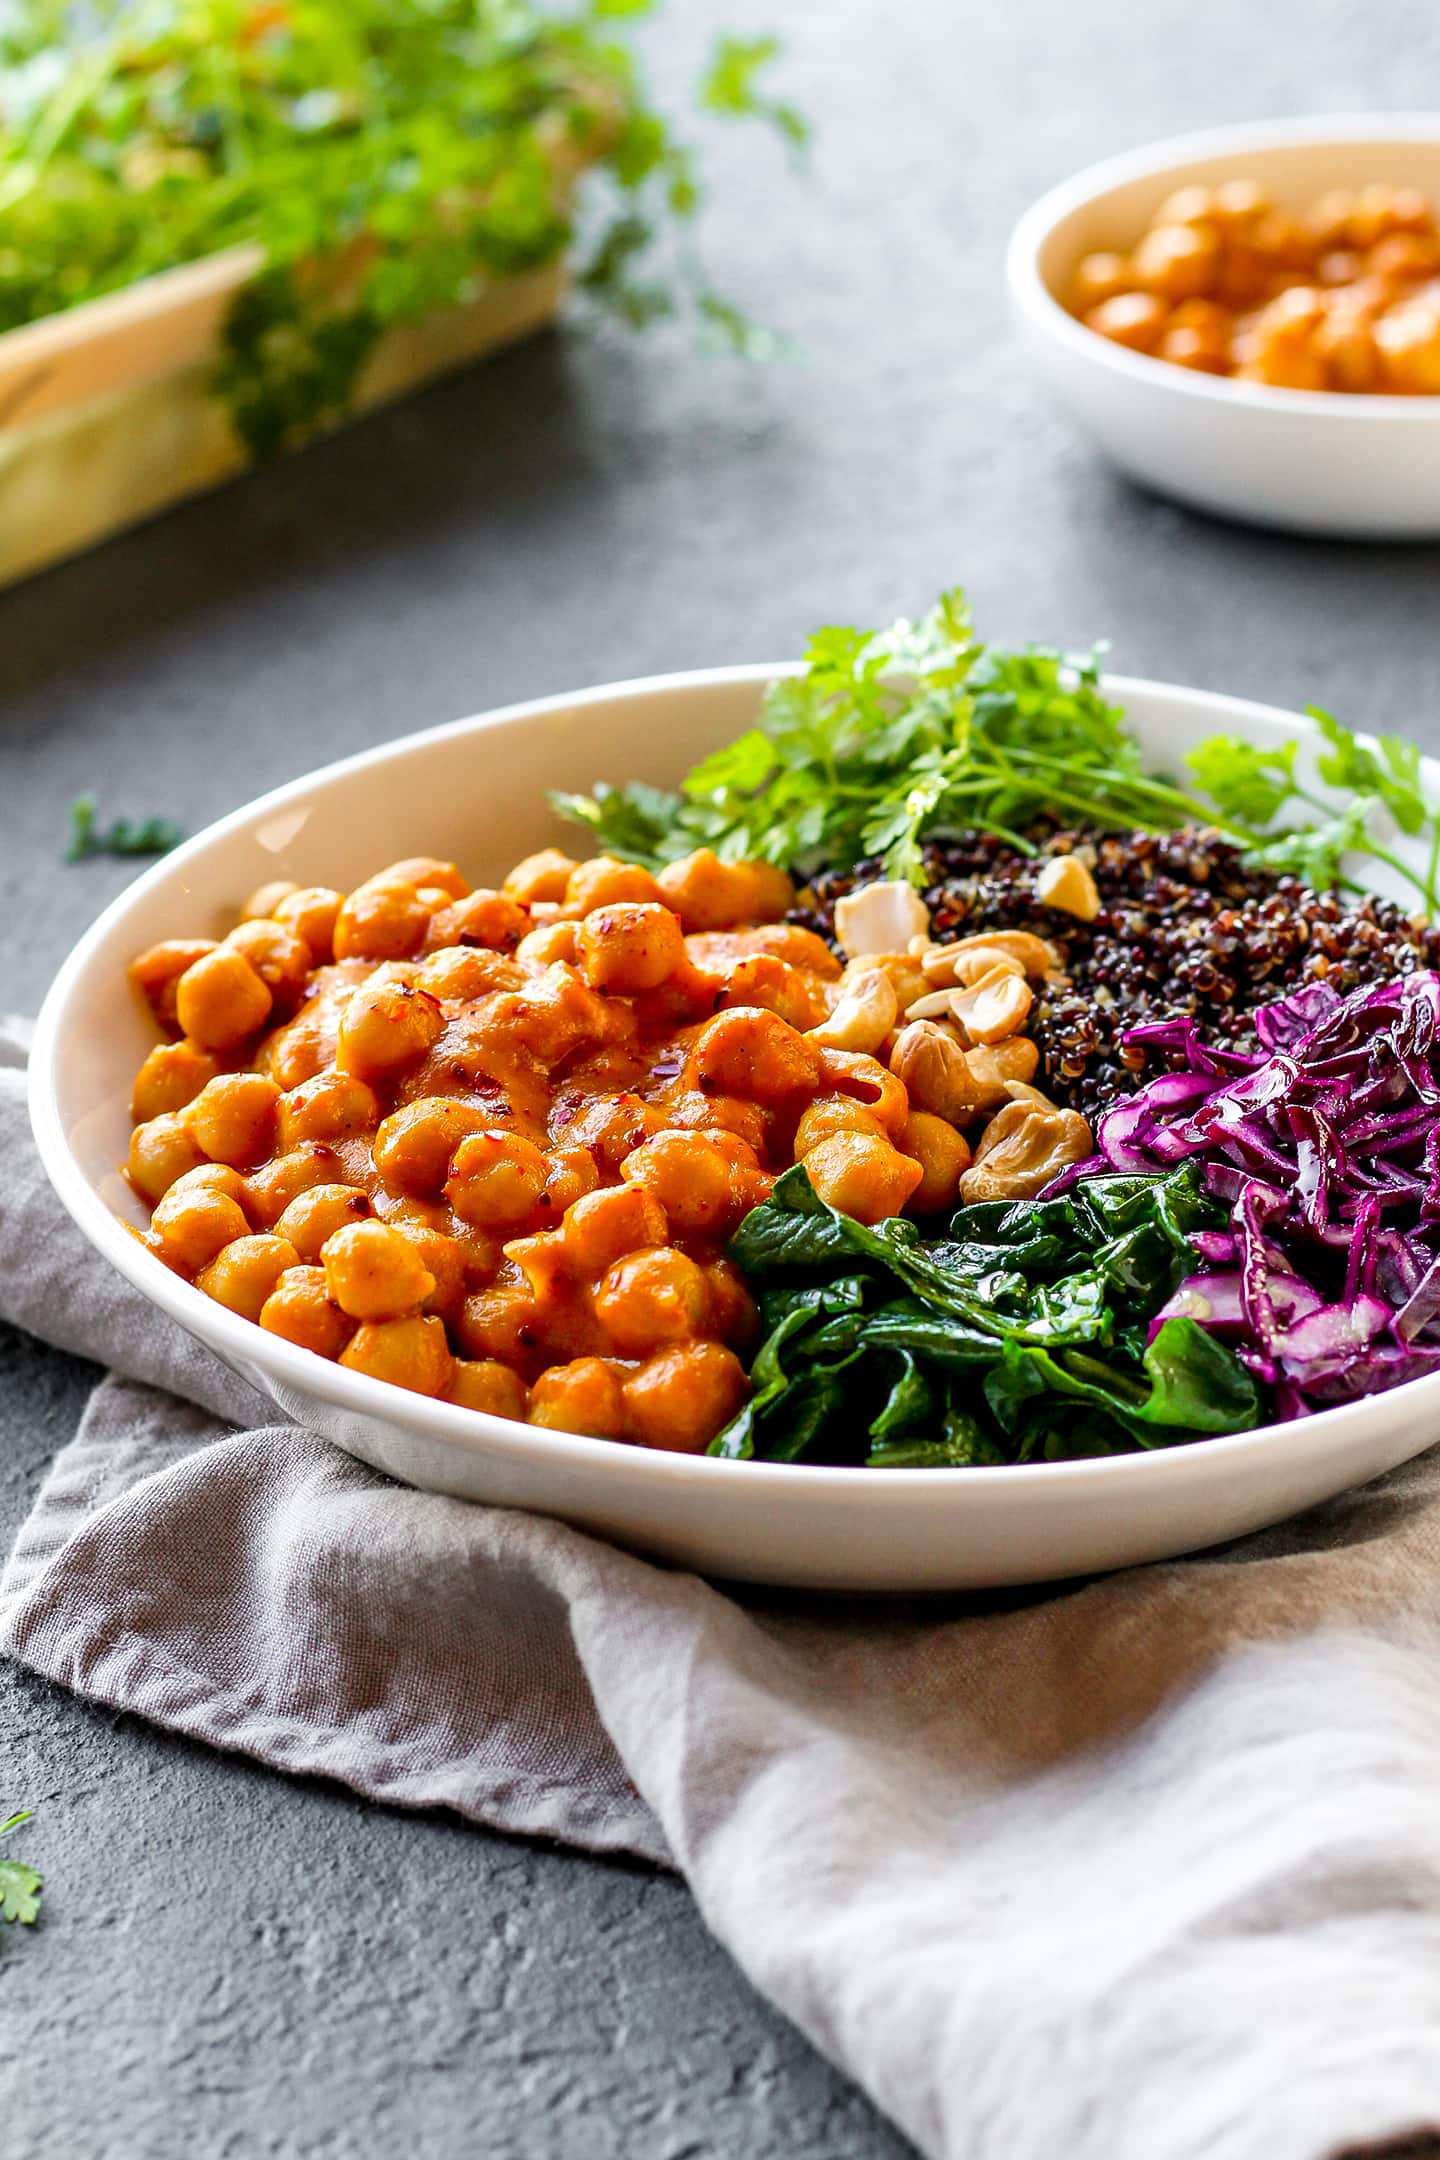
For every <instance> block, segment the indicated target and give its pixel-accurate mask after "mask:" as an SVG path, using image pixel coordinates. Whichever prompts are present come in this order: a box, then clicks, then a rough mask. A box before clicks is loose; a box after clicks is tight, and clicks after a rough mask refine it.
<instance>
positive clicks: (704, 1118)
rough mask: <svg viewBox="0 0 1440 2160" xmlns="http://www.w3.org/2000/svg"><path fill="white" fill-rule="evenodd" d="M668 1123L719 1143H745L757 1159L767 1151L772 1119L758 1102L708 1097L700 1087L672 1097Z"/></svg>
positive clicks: (733, 1097)
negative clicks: (725, 1141) (701, 1134)
mask: <svg viewBox="0 0 1440 2160" xmlns="http://www.w3.org/2000/svg"><path fill="white" fill-rule="evenodd" d="M669 1121H670V1124H671V1126H672V1127H674V1129H675V1130H676V1131H677V1132H708V1133H709V1134H710V1135H711V1137H712V1138H713V1139H717V1140H721V1141H724V1140H742V1141H743V1142H744V1143H745V1145H746V1147H748V1148H749V1149H750V1151H751V1154H752V1155H753V1156H755V1157H756V1158H757V1159H758V1157H759V1156H761V1155H763V1154H764V1152H765V1146H766V1142H767V1140H768V1137H769V1130H770V1119H769V1116H768V1113H767V1112H766V1111H764V1110H762V1109H761V1108H760V1105H759V1104H758V1103H752V1102H742V1101H741V1100H740V1098H739V1096H738V1095H707V1094H704V1093H703V1092H702V1091H701V1090H700V1089H699V1088H693V1089H687V1090H685V1091H684V1092H683V1093H681V1094H679V1095H676V1096H673V1097H672V1098H671V1101H670V1105H669Z"/></svg>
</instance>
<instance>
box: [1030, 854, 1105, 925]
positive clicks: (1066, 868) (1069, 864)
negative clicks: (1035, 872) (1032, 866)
mask: <svg viewBox="0 0 1440 2160" xmlns="http://www.w3.org/2000/svg"><path fill="white" fill-rule="evenodd" d="M1035 897H1036V899H1037V900H1043V901H1044V903H1045V905H1046V907H1053V908H1059V909H1060V910H1061V911H1062V913H1064V914H1066V915H1073V916H1075V917H1076V919H1077V920H1078V921H1080V922H1094V920H1095V917H1096V916H1097V915H1098V914H1099V912H1100V891H1099V887H1098V886H1097V885H1096V883H1095V880H1094V878H1093V877H1091V875H1090V872H1089V871H1088V870H1087V869H1086V867H1085V865H1084V863H1083V862H1081V861H1080V859H1079V857H1078V856H1075V855H1052V856H1051V858H1050V860H1049V862H1047V863H1046V865H1045V867H1044V869H1043V870H1042V871H1041V872H1040V875H1039V876H1038V877H1037V878H1036V880H1035Z"/></svg>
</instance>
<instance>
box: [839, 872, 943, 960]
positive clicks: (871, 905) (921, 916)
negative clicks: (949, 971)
mask: <svg viewBox="0 0 1440 2160" xmlns="http://www.w3.org/2000/svg"><path fill="white" fill-rule="evenodd" d="M929 928H930V910H929V909H928V908H927V907H926V905H925V903H924V901H923V900H922V899H921V898H920V895H919V893H918V892H916V890H915V888H914V886H913V885H911V884H908V883H907V882H906V881H905V880H904V879H903V878H895V879H887V880H884V881H879V880H877V881H876V883H874V884H873V885H861V886H859V887H858V888H857V890H856V891H854V892H852V893H846V895H845V897H844V898H843V899H842V900H837V901H836V903H835V935H836V937H837V938H838V939H839V941H840V950H841V951H842V952H843V953H846V954H848V956H849V957H850V958H851V959H852V960H854V959H858V958H859V957H860V955H861V954H862V953H903V952H904V950H905V948H906V946H907V945H908V944H909V942H910V940H911V938H912V937H919V936H921V935H922V933H924V932H926V931H928V930H929Z"/></svg>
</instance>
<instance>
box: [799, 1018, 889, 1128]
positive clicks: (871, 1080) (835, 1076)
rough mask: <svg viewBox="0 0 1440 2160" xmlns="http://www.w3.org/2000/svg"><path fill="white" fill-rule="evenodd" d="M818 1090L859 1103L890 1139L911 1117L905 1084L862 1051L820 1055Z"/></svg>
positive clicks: (838, 1051)
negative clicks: (847, 1096) (847, 1097)
mask: <svg viewBox="0 0 1440 2160" xmlns="http://www.w3.org/2000/svg"><path fill="white" fill-rule="evenodd" d="M906 1032H907V1033H908V1032H909V1031H908V1030H907V1031H906ZM820 1090H821V1092H822V1093H823V1094H826V1095H829V1094H835V1095H849V1096H851V1097H852V1098H854V1099H855V1100H856V1101H858V1102H860V1103H861V1104H862V1105H863V1106H864V1108H865V1109H867V1110H868V1111H869V1112H870V1115H871V1116H872V1117H873V1118H875V1119H876V1120H877V1121H878V1123H879V1124H880V1126H881V1128H882V1130H884V1131H885V1132H887V1133H889V1134H890V1135H891V1137H892V1139H893V1137H894V1135H895V1134H896V1133H898V1132H899V1130H900V1128H901V1126H902V1125H903V1124H904V1123H905V1120H906V1118H907V1117H908V1116H909V1114H910V1097H909V1095H908V1093H907V1092H906V1088H905V1083H904V1081H903V1080H901V1079H900V1078H899V1076H898V1075H897V1074H895V1073H893V1072H890V1071H888V1070H887V1068H886V1067H885V1066H884V1065H882V1064H880V1062H879V1061H878V1059H876V1058H872V1057H866V1055H865V1053H864V1052H863V1051H861V1050H826V1051H825V1052H823V1053H822V1056H821V1059H820Z"/></svg>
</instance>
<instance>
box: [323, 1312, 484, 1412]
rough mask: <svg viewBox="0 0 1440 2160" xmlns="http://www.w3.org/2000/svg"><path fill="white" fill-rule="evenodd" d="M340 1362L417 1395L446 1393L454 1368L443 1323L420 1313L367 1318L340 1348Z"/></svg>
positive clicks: (353, 1369)
mask: <svg viewBox="0 0 1440 2160" xmlns="http://www.w3.org/2000/svg"><path fill="white" fill-rule="evenodd" d="M340 1363H341V1364H342V1365H344V1366H347V1367H348V1368H349V1370H350V1371H351V1372H358V1373H365V1374H367V1375H368V1376H369V1378H370V1379H372V1380H388V1381H389V1382H390V1384H391V1385H392V1387H403V1388H409V1390H410V1391H411V1393H412V1394H414V1395H443V1394H444V1392H445V1390H446V1388H447V1387H448V1386H449V1385H450V1377H451V1374H452V1373H453V1372H454V1369H455V1360H454V1359H453V1358H452V1357H451V1355H450V1346H449V1344H448V1343H447V1342H446V1340H445V1324H444V1322H443V1321H441V1320H436V1319H434V1318H428V1319H427V1318H423V1317H422V1316H421V1315H420V1314H419V1313H416V1314H414V1315H413V1316H412V1317H411V1318H409V1319H407V1320H371V1321H367V1322H366V1323H365V1324H364V1326H363V1327H359V1328H357V1329H356V1330H355V1333H354V1334H353V1335H352V1336H351V1338H350V1341H349V1342H348V1343H347V1344H346V1346H345V1348H344V1349H343V1350H342V1351H341V1353H340Z"/></svg>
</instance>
